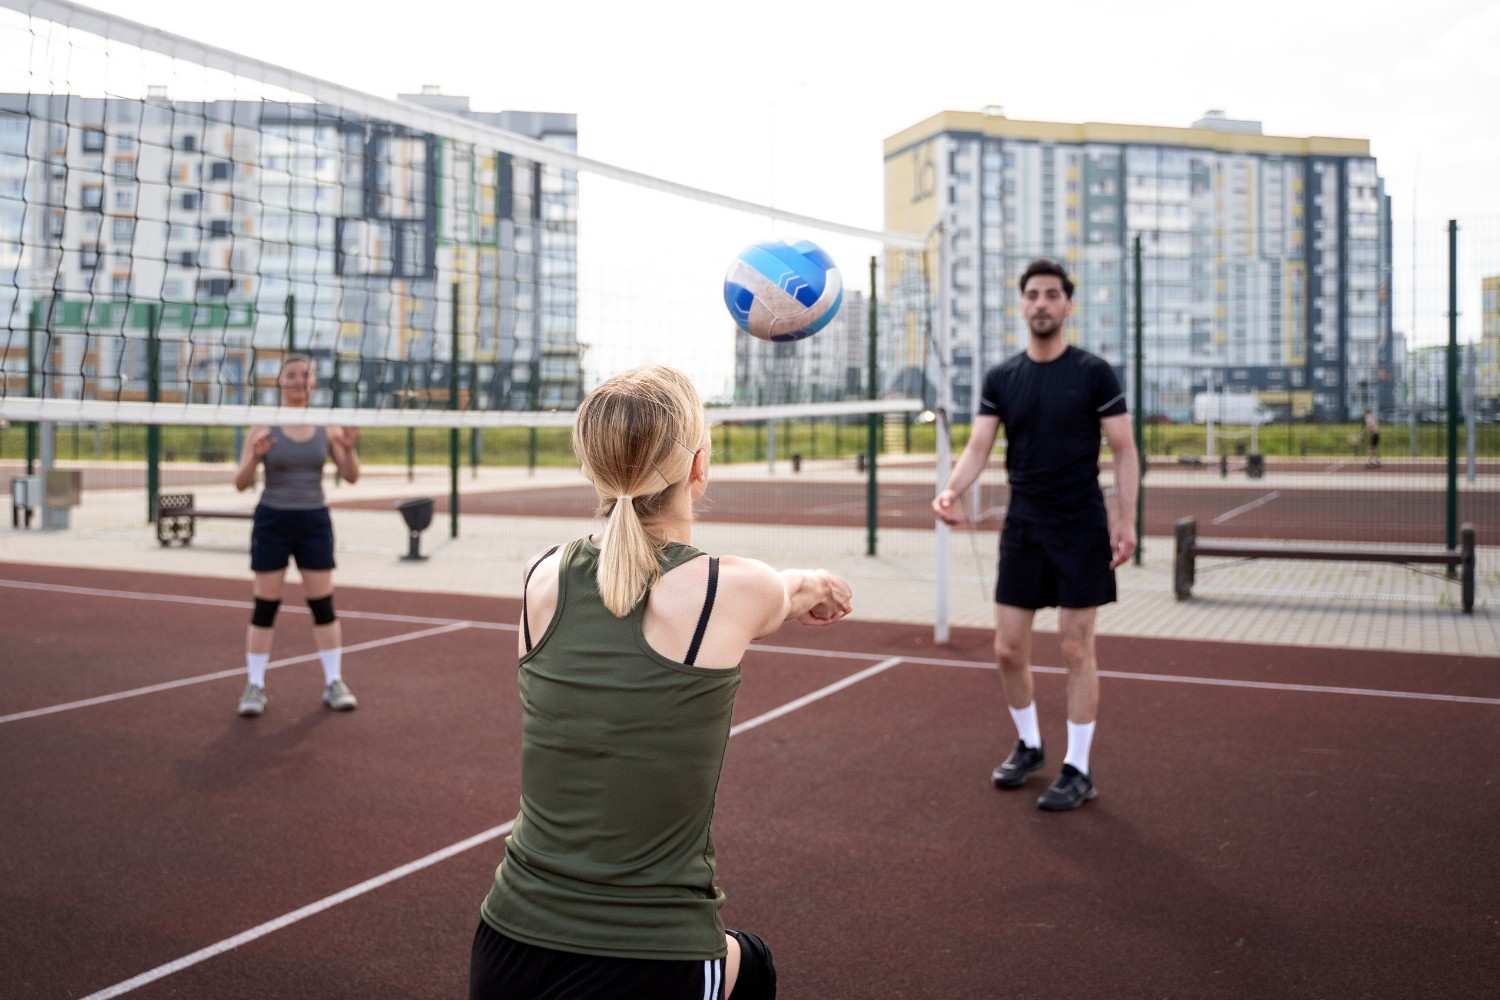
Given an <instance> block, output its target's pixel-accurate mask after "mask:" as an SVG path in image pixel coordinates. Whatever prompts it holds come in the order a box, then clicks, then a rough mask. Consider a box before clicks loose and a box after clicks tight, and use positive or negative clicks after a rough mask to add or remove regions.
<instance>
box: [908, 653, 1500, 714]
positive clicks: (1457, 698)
mask: <svg viewBox="0 0 1500 1000" xmlns="http://www.w3.org/2000/svg"><path fill="white" fill-rule="evenodd" d="M902 659H903V660H904V661H905V662H907V663H911V664H915V665H917V666H933V667H967V668H969V669H970V670H995V669H997V668H996V667H995V665H994V664H993V663H986V662H984V661H983V660H940V659H936V658H932V657H922V656H903V657H902ZM1031 669H1032V670H1034V671H1036V672H1037V673H1040V674H1065V673H1067V672H1068V671H1067V668H1066V667H1039V666H1033V667H1032V668H1031ZM1099 676H1100V677H1111V678H1114V679H1115V680H1122V681H1148V682H1152V683H1156V684H1199V685H1206V686H1208V687H1227V688H1247V689H1250V690H1255V691H1296V692H1300V693H1302V694H1352V695H1360V696H1363V697H1366V698H1396V699H1399V700H1402V701H1447V702H1457V703H1458V704H1462V705H1500V698H1484V697H1480V696H1478V695H1468V694H1429V693H1427V692H1425V691H1384V690H1381V689H1380V688H1355V687H1334V686H1331V685H1325V684H1288V683H1282V682H1279V681H1241V680H1233V679H1230V678H1227V677H1193V676H1191V675H1187V674H1140V673H1133V672H1131V671H1126V670H1101V671H1099Z"/></svg>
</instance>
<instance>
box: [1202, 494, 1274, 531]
mask: <svg viewBox="0 0 1500 1000" xmlns="http://www.w3.org/2000/svg"><path fill="white" fill-rule="evenodd" d="M1279 496H1281V491H1280V490H1272V491H1271V492H1269V493H1267V494H1266V495H1265V496H1263V497H1256V498H1255V499H1254V500H1251V501H1250V502H1249V503H1242V504H1240V505H1239V506H1238V507H1236V508H1234V509H1233V510H1226V511H1225V512H1224V513H1222V514H1220V515H1219V516H1218V517H1216V518H1214V519H1213V521H1211V522H1210V523H1211V524H1223V523H1224V522H1225V521H1228V520H1231V519H1232V518H1236V517H1239V516H1240V515H1241V514H1243V513H1245V512H1247V511H1252V510H1254V509H1255V508H1257V507H1264V506H1265V505H1266V504H1268V503H1270V502H1271V501H1272V500H1275V499H1276V498H1277V497H1279Z"/></svg>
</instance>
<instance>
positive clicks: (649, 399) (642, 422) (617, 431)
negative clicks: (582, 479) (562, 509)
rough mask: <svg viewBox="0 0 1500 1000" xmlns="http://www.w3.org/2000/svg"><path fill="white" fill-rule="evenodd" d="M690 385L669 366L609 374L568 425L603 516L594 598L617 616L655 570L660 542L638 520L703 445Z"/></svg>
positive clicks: (665, 497)
mask: <svg viewBox="0 0 1500 1000" xmlns="http://www.w3.org/2000/svg"><path fill="white" fill-rule="evenodd" d="M704 428H705V421H704V416H703V404H702V402H701V401H700V400H699V398H698V390H696V389H694V388H693V383H692V382H691V381H689V380H688V377H687V376H686V375H684V374H683V373H682V372H680V371H677V370H676V369H675V368H668V367H666V366H664V365H657V366H655V367H652V368H638V369H636V370H635V371H629V372H624V373H622V374H620V375H616V376H614V377H613V378H611V379H609V380H608V381H606V382H605V383H604V384H603V385H601V386H599V387H598V388H597V389H595V390H594V391H593V392H591V393H589V394H588V396H587V397H586V398H585V399H584V401H583V404H582V405H581V406H579V407H578V416H577V418H576V419H575V420H574V422H573V453H574V454H575V455H577V456H578V460H579V461H580V462H582V463H583V474H584V475H585V476H587V477H588V478H589V481H590V482H592V483H593V484H594V489H595V490H596V491H597V492H598V494H599V506H598V509H597V510H596V511H595V513H596V514H598V515H599V516H601V517H608V518H609V524H608V525H607V526H606V527H605V529H604V538H603V539H602V540H601V543H600V551H599V572H598V582H599V596H600V597H602V598H603V599H604V606H605V607H607V608H608V609H609V610H610V612H611V613H612V614H613V615H614V616H615V617H617V618H623V617H625V616H626V615H627V614H629V613H630V611H631V610H632V609H633V608H634V607H635V606H636V605H637V604H638V603H640V600H641V598H642V597H644V596H645V595H646V591H648V590H649V589H650V588H651V586H652V585H653V584H654V583H655V582H656V580H657V578H658V577H659V576H660V575H661V563H660V558H661V551H662V549H663V548H664V547H665V545H666V541H665V539H662V538H659V537H655V536H653V535H652V534H651V533H650V532H648V531H647V530H646V525H645V523H644V522H645V521H646V520H648V519H650V518H652V517H655V516H656V515H658V514H660V513H661V512H662V511H663V510H665V509H666V507H667V503H668V501H669V500H670V499H671V495H672V490H673V489H674V488H675V487H676V486H678V485H679V484H681V483H682V482H683V481H685V480H686V479H687V478H688V475H689V473H690V472H691V471H692V468H693V456H694V454H695V453H696V452H697V451H698V450H699V449H700V448H701V447H703V439H704Z"/></svg>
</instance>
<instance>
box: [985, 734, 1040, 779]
mask: <svg viewBox="0 0 1500 1000" xmlns="http://www.w3.org/2000/svg"><path fill="white" fill-rule="evenodd" d="M1045 763H1047V754H1046V753H1045V752H1044V750H1043V748H1042V747H1029V746H1027V745H1026V742H1025V741H1024V740H1016V748H1015V749H1014V750H1012V751H1011V752H1010V756H1009V757H1007V758H1005V761H1004V763H1002V764H1001V765H1000V766H999V767H997V768H995V770H994V773H992V774H991V775H990V781H991V783H993V784H994V786H995V787H996V788H1020V787H1021V786H1022V785H1024V784H1026V779H1027V778H1028V777H1030V776H1031V774H1032V772H1034V771H1037V770H1040V768H1041V766H1042V765H1043V764H1045Z"/></svg>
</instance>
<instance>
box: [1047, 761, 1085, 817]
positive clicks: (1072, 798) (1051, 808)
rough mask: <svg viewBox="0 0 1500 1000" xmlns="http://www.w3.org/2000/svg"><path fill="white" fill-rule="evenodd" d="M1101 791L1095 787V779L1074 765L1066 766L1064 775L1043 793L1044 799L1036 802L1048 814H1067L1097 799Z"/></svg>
mask: <svg viewBox="0 0 1500 1000" xmlns="http://www.w3.org/2000/svg"><path fill="white" fill-rule="evenodd" d="M1098 797H1099V790H1098V789H1097V788H1095V787H1094V779H1093V778H1090V777H1089V776H1088V775H1086V774H1084V773H1083V772H1082V771H1080V770H1078V768H1076V767H1074V766H1073V765H1072V764H1064V765H1063V766H1062V773H1061V774H1059V775H1058V776H1057V780H1056V781H1054V782H1053V783H1052V787H1051V788H1049V789H1047V790H1046V791H1045V792H1043V793H1042V797H1041V798H1039V799H1037V800H1036V804H1037V808H1038V809H1045V810H1047V811H1048V812H1065V811H1067V810H1069V809H1077V808H1078V807H1079V806H1081V805H1083V804H1084V803H1085V802H1087V801H1088V800H1089V799H1097V798H1098Z"/></svg>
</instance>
